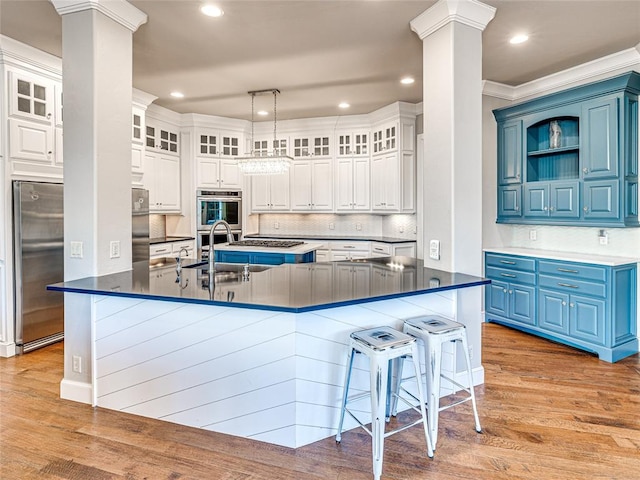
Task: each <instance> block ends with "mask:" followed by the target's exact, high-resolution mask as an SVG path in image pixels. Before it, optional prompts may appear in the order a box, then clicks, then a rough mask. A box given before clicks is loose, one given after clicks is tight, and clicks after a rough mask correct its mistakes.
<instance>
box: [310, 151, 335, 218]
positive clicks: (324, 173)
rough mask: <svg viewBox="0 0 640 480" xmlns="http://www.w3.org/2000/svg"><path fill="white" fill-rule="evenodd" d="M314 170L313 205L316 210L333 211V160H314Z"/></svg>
mask: <svg viewBox="0 0 640 480" xmlns="http://www.w3.org/2000/svg"><path fill="white" fill-rule="evenodd" d="M312 170H313V171H312V182H313V183H312V186H311V191H312V193H313V195H312V199H311V207H312V208H313V210H315V211H331V210H333V188H332V187H333V184H332V181H333V178H332V176H331V160H330V159H327V160H312Z"/></svg>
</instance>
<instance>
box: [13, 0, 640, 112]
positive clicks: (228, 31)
mask: <svg viewBox="0 0 640 480" xmlns="http://www.w3.org/2000/svg"><path fill="white" fill-rule="evenodd" d="M130 3H132V4H133V5H135V6H136V7H137V8H139V9H140V10H142V11H143V12H145V13H146V14H147V15H148V17H149V18H148V21H147V23H146V24H144V25H142V26H141V27H140V28H139V29H138V31H137V32H136V33H135V34H134V37H133V38H134V46H133V84H134V86H135V87H136V88H138V89H140V90H143V91H145V92H148V93H150V94H153V95H155V96H157V97H158V99H157V100H156V101H155V103H156V104H158V105H162V106H164V107H167V108H169V109H171V110H174V111H176V112H180V113H202V114H211V115H220V116H224V117H233V118H244V119H249V118H250V117H251V101H250V97H249V95H247V92H248V91H251V90H262V89H271V88H278V89H280V91H281V94H280V95H279V96H278V119H289V118H304V117H323V116H334V115H341V114H357V113H368V112H371V111H373V110H376V109H377V108H380V107H382V106H384V105H388V104H390V103H393V102H395V101H398V100H401V101H406V102H412V103H417V102H420V101H421V100H422V85H421V81H422V42H421V41H420V39H419V38H418V36H417V35H416V34H415V33H413V32H412V31H411V29H410V27H409V22H410V21H411V20H412V19H413V18H415V17H416V16H417V15H419V14H420V13H422V12H423V11H425V10H426V9H428V8H429V7H430V6H431V5H433V4H434V3H435V2H434V1H430V0H429V1H422V0H413V1H403V0H369V1H365V0H358V1H344V0H335V1H333V0H304V1H295V0H284V1H280V0H260V1H244V0H226V1H215V0H210V2H209V3H216V4H217V5H219V6H220V7H222V9H223V10H224V12H225V14H224V16H222V17H221V18H210V17H205V16H203V15H202V14H201V13H200V12H199V7H200V5H201V4H202V3H203V2H200V1H193V0H130ZM484 3H486V4H489V5H492V6H494V7H496V8H497V12H496V16H495V18H494V19H493V20H492V21H491V22H490V23H489V25H488V26H487V28H486V30H485V31H484V33H483V61H482V65H483V75H482V76H483V79H485V80H492V81H494V82H499V83H503V84H507V85H513V86H515V85H520V84H522V83H525V82H528V81H530V80H534V79H537V78H540V77H543V76H545V75H548V74H551V73H555V72H558V71H561V70H564V69H566V68H569V67H573V66H576V65H580V64H582V63H585V62H588V61H591V60H594V59H597V58H600V57H603V56H605V55H608V54H611V53H615V52H619V51H621V50H625V49H628V48H632V47H636V46H638V48H640V0H622V1H618V0H569V1H563V0H484ZM518 32H526V33H528V34H529V37H530V39H529V41H528V42H527V43H524V44H521V45H518V46H513V45H510V44H509V42H508V39H509V38H510V37H511V36H512V35H513V34H515V33H518ZM0 33H2V34H3V35H6V36H9V37H12V38H14V39H16V40H18V41H21V42H23V43H26V44H29V45H32V46H34V47H36V48H39V49H41V50H44V51H46V52H49V53H51V54H53V55H56V56H61V55H62V51H61V50H62V34H61V18H60V16H59V15H58V14H57V13H56V11H55V9H54V7H53V5H52V4H51V3H50V2H49V0H0ZM405 75H412V76H414V77H415V79H416V83H414V84H413V85H409V86H404V85H401V84H400V83H399V80H400V78H401V77H402V76H405ZM174 90H179V91H181V92H183V93H184V94H185V98H183V99H180V100H178V99H173V98H172V97H170V96H169V93H170V92H172V91H174ZM343 101H344V102H348V103H350V104H351V107H350V108H349V109H348V110H340V109H339V108H338V107H337V105H338V103H340V102H343ZM272 103H273V97H271V96H260V97H256V107H255V109H256V111H257V110H259V109H265V110H269V111H270V112H271V111H272V110H273V105H272ZM267 118H270V117H267Z"/></svg>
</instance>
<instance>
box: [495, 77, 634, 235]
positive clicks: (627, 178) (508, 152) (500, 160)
mask: <svg viewBox="0 0 640 480" xmlns="http://www.w3.org/2000/svg"><path fill="white" fill-rule="evenodd" d="M639 94H640V74H638V73H637V72H629V73H627V74H624V75H620V76H617V77H614V78H611V79H608V80H603V81H600V82H595V83H592V84H588V85H584V86H581V87H576V88H573V89H570V90H567V91H564V92H559V93H554V94H551V95H546V96H544V97H540V98H537V99H535V100H531V101H529V102H525V103H522V104H519V105H514V106H511V107H506V108H502V109H497V110H494V111H493V113H494V116H495V118H496V120H497V122H498V152H497V173H498V199H497V200H498V202H497V203H498V212H497V214H498V215H497V221H498V223H521V224H549V225H571V226H597V227H605V226H609V227H625V226H633V227H636V226H640V223H639V221H638V95H639ZM518 187H520V189H518ZM519 195H522V198H520V197H519Z"/></svg>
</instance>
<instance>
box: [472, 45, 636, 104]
mask: <svg viewBox="0 0 640 480" xmlns="http://www.w3.org/2000/svg"><path fill="white" fill-rule="evenodd" d="M629 70H636V71H638V72H640V44H638V45H636V46H635V47H633V48H629V49H627V50H622V51H621V52H617V53H613V54H611V55H607V56H606V57H602V58H598V59H596V60H593V61H591V62H587V63H583V64H582V65H577V66H575V67H572V68H568V69H566V70H562V71H560V72H557V73H553V74H551V75H547V76H546V77H541V78H538V79H536V80H532V81H530V82H527V83H523V84H521V85H518V86H515V87H512V86H509V85H504V84H501V83H497V82H492V81H489V80H485V81H484V82H483V88H482V94H483V95H487V96H490V97H496V98H502V99H505V100H511V101H519V100H524V99H527V98H531V97H535V96H539V95H543V94H547V93H552V92H554V91H558V90H561V89H563V88H569V87H573V86H576V85H580V84H583V83H588V82H590V81H595V80H598V79H602V78H604V77H607V76H612V75H615V74H619V73H623V72H625V71H629Z"/></svg>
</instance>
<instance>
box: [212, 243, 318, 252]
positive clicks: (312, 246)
mask: <svg viewBox="0 0 640 480" xmlns="http://www.w3.org/2000/svg"><path fill="white" fill-rule="evenodd" d="M319 248H325V246H324V245H323V244H322V243H307V242H305V243H303V244H302V245H296V246H295V247H242V246H237V245H235V244H233V243H232V244H231V245H229V244H228V243H216V246H215V249H216V250H219V251H222V250H224V251H229V252H256V253H289V254H292V255H303V254H305V253H309V252H313V251H314V250H318V249H319Z"/></svg>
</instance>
